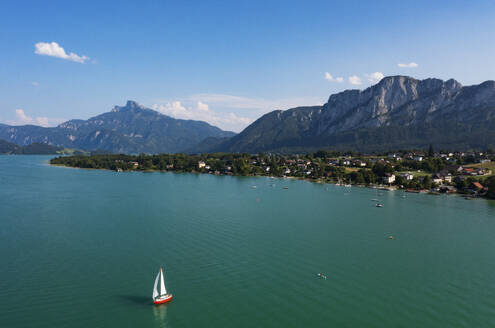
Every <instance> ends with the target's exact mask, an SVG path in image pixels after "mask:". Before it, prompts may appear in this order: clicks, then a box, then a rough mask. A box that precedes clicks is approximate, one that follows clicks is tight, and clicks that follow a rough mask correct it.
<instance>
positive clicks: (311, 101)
mask: <svg viewBox="0 0 495 328" xmlns="http://www.w3.org/2000/svg"><path fill="white" fill-rule="evenodd" d="M184 101H203V102H205V103H208V104H209V105H210V106H212V107H215V108H219V107H221V108H225V109H242V110H252V111H257V112H266V111H272V110H275V109H289V108H293V107H297V106H308V105H321V104H322V101H321V99H319V98H316V97H291V98H281V99H263V98H249V97H241V96H233V95H226V94H220V93H198V94H194V95H192V96H190V97H188V98H186V99H184Z"/></svg>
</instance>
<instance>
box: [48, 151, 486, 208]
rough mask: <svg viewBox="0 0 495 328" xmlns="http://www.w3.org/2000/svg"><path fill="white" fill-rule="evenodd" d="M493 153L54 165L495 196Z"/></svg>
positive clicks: (321, 154)
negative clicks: (192, 173)
mask: <svg viewBox="0 0 495 328" xmlns="http://www.w3.org/2000/svg"><path fill="white" fill-rule="evenodd" d="M494 157H495V154H493V153H492V152H488V153H482V152H477V153H447V152H445V153H434V152H433V150H432V149H430V151H429V152H425V153H422V152H412V151H402V152H395V153H389V154H381V155H362V154H356V153H352V152H349V153H342V152H331V151H318V152H315V153H311V154H305V155H280V154H263V153H260V154H256V155H253V154H242V153H215V154H201V155H186V154H158V155H145V154H141V155H125V154H118V155H117V154H109V155H105V154H102V155H92V156H60V157H57V158H53V159H52V160H51V161H50V162H51V164H54V165H64V166H69V167H77V168H92V169H107V170H114V171H118V172H121V171H170V172H194V173H209V174H217V175H235V176H273V177H294V178H303V179H307V180H311V181H318V182H327V183H338V184H352V185H363V186H381V187H388V188H400V189H405V190H409V191H430V192H447V193H451V192H458V193H463V194H466V195H468V196H486V197H489V198H495V175H493V174H492V170H491V168H492V167H493V164H494V162H492V159H493V158H494Z"/></svg>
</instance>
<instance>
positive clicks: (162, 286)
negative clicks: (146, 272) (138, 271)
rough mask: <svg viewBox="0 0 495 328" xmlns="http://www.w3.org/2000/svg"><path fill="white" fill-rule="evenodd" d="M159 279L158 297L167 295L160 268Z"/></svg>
mask: <svg viewBox="0 0 495 328" xmlns="http://www.w3.org/2000/svg"><path fill="white" fill-rule="evenodd" d="M160 277H161V278H162V279H161V281H160V296H162V295H166V294H167V290H166V289H165V280H164V279H163V271H162V268H160Z"/></svg>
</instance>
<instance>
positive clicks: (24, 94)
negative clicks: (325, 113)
mask: <svg viewBox="0 0 495 328" xmlns="http://www.w3.org/2000/svg"><path fill="white" fill-rule="evenodd" d="M102 2H103V1H84V2H72V1H6V0H4V1H1V2H0V41H1V44H2V49H1V51H0V90H1V91H0V122H4V123H8V124H26V123H31V124H38V125H45V126H53V125H56V124H58V123H60V122H61V121H63V120H68V119H73V118H82V119H87V118H89V117H91V116H94V115H97V114H100V113H102V112H106V111H109V110H110V109H112V108H113V106H115V105H122V104H124V103H125V101H126V100H128V99H133V100H136V101H138V102H139V103H142V104H143V105H145V106H148V107H152V108H154V109H156V110H158V111H161V112H162V113H165V114H168V115H171V116H174V117H178V118H190V119H200V120H206V121H208V122H209V123H212V124H214V125H217V126H220V127H221V128H224V129H229V130H234V131H240V130H241V129H242V128H243V127H245V126H246V125H247V124H249V123H250V122H252V121H253V120H254V119H256V118H258V117H259V116H260V115H262V114H264V113H266V112H269V111H271V110H274V109H287V108H290V107H294V106H298V105H314V104H322V103H324V102H325V101H326V100H327V99H328V97H329V95H330V94H332V93H336V92H339V91H342V90H345V89H350V88H359V89H363V88H366V87H368V86H370V85H371V84H373V83H374V81H376V80H377V79H379V78H380V77H381V76H382V75H385V76H387V75H398V74H401V75H410V76H413V77H416V78H427V77H438V78H442V79H448V78H455V79H456V80H458V81H460V82H461V83H462V84H464V85H469V84H477V83H480V82H482V81H485V80H489V79H495V63H494V58H495V42H494V41H495V19H494V18H495V2H493V1H417V0H416V1H369V2H366V1H293V2H291V1H197V2H192V1H191V2H189V1H174V2H171V1H170V2H167V1H139V2H138V1H132V2H124V1H114V2H110V1H105V2H104V3H102ZM62 48H63V49H62ZM398 64H408V65H406V66H412V67H399V65H398ZM415 64H416V65H415ZM327 73H328V74H327ZM340 78H341V79H340Z"/></svg>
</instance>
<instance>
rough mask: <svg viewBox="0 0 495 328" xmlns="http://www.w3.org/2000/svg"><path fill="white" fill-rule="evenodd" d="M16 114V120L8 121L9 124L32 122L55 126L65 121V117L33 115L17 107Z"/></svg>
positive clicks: (33, 123)
mask: <svg viewBox="0 0 495 328" xmlns="http://www.w3.org/2000/svg"><path fill="white" fill-rule="evenodd" d="M15 115H16V120H14V121H7V123H8V124H10V125H25V124H32V125H40V126H44V127H47V126H55V125H57V124H59V123H62V122H63V121H65V119H62V118H49V117H46V116H40V117H34V118H33V117H31V116H29V115H27V114H26V113H25V112H24V110H23V109H20V108H19V109H16V110H15Z"/></svg>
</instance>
